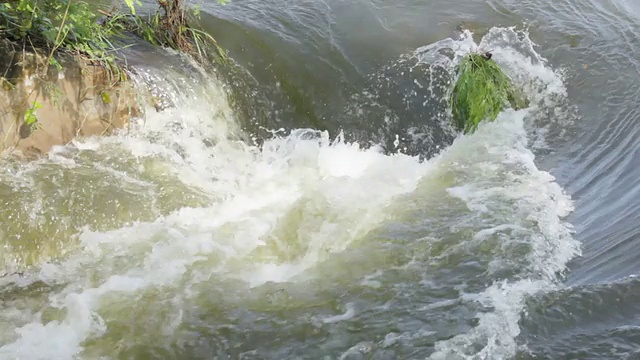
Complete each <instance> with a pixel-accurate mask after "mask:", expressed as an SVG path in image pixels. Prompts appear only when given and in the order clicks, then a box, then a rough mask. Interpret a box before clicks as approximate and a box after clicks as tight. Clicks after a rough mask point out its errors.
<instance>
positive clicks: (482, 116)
mask: <svg viewBox="0 0 640 360" xmlns="http://www.w3.org/2000/svg"><path fill="white" fill-rule="evenodd" d="M520 105H521V102H519V101H518V100H517V96H516V91H515V89H514V87H513V84H512V82H511V79H510V78H509V76H507V75H506V74H505V73H504V72H503V71H502V69H500V67H499V66H498V64H496V62H495V61H493V60H491V54H490V53H484V54H478V53H471V54H468V55H466V56H465V57H464V58H463V59H462V61H460V64H459V65H458V68H457V81H456V84H455V86H454V88H453V91H452V93H451V112H452V115H453V122H454V125H455V126H456V127H457V128H458V129H459V130H461V131H464V133H473V132H474V131H475V130H476V129H477V128H478V125H479V124H480V122H481V121H485V120H486V121H493V120H495V119H496V117H497V116H498V114H499V113H500V111H502V110H504V109H505V108H508V107H512V108H514V109H518V108H519V107H520Z"/></svg>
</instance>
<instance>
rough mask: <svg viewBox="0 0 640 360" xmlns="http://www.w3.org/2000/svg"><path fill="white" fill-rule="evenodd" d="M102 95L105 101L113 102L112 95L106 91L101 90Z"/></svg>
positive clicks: (106, 102)
mask: <svg viewBox="0 0 640 360" xmlns="http://www.w3.org/2000/svg"><path fill="white" fill-rule="evenodd" d="M100 96H101V97H102V101H104V103H105V104H111V97H110V96H109V94H108V93H107V92H106V91H103V92H101V93H100Z"/></svg>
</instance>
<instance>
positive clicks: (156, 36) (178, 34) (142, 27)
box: [122, 0, 228, 61]
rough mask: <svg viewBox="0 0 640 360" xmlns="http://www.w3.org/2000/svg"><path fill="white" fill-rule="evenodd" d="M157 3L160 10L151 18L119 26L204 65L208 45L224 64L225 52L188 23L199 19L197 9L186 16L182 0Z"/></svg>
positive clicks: (221, 0) (134, 19)
mask: <svg viewBox="0 0 640 360" xmlns="http://www.w3.org/2000/svg"><path fill="white" fill-rule="evenodd" d="M156 1H157V3H158V7H159V8H158V11H156V12H155V13H154V14H149V16H148V17H146V18H144V17H142V16H132V17H128V18H126V21H124V22H122V23H123V24H125V26H126V27H127V29H128V30H129V31H131V32H133V33H135V34H137V35H138V36H140V37H142V38H143V39H145V40H147V41H148V42H149V43H151V44H154V45H160V46H164V47H169V48H172V49H175V50H179V51H182V52H184V53H187V54H190V55H193V56H196V55H197V56H198V59H199V60H200V61H205V59H206V54H207V48H209V46H206V45H210V46H211V47H213V48H214V49H215V50H216V54H217V55H218V58H219V59H220V60H222V61H225V60H226V52H225V51H224V50H223V49H222V48H221V47H220V46H219V45H218V43H217V42H216V40H215V39H214V38H213V37H212V36H211V35H209V34H207V33H206V32H204V31H201V30H199V29H197V28H195V27H194V26H192V24H191V21H190V20H194V18H195V19H197V18H198V17H199V13H200V10H199V8H198V7H196V8H194V9H193V11H192V13H191V14H189V13H188V12H187V8H186V6H185V3H184V0H156ZM227 2H228V1H227V0H218V3H220V4H226V3H227Z"/></svg>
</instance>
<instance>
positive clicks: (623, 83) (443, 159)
mask: <svg viewBox="0 0 640 360" xmlns="http://www.w3.org/2000/svg"><path fill="white" fill-rule="evenodd" d="M203 9H204V13H203V19H202V20H203V26H204V27H205V28H206V29H208V31H210V32H211V33H212V34H213V35H214V36H215V37H216V38H217V39H218V40H219V42H220V43H221V44H222V45H223V46H224V47H226V48H228V49H229V50H230V56H231V57H232V58H233V59H234V62H235V63H236V65H237V66H238V68H237V70H236V71H231V72H228V71H225V70H220V69H219V70H217V71H214V70H212V69H208V70H204V69H201V68H200V67H198V66H197V65H195V64H192V63H191V62H190V61H188V60H186V59H183V58H181V57H180V56H178V55H175V54H171V53H169V52H164V51H154V52H150V51H149V50H144V51H140V52H139V53H135V54H134V52H135V51H132V54H134V55H133V56H134V57H133V58H132V59H131V64H133V71H134V74H133V77H134V79H135V80H136V81H137V82H138V85H139V89H140V91H141V92H150V93H152V94H153V95H154V96H157V97H158V98H160V99H162V100H163V102H164V105H165V106H164V110H163V111H159V112H158V111H156V110H155V109H148V110H147V111H146V114H145V116H144V117H143V118H139V119H133V120H132V125H131V127H130V128H128V129H124V130H123V131H122V132H121V133H119V134H117V135H114V136H110V137H103V138H90V139H80V140H78V141H75V142H73V143H71V144H69V145H67V146H61V147H57V148H54V149H53V150H52V151H51V152H50V153H49V154H48V155H47V156H46V157H44V158H42V159H39V160H37V161H34V162H30V163H24V162H21V161H20V160H18V159H3V160H1V161H2V168H1V170H0V204H1V207H0V219H1V221H2V225H3V226H2V228H0V244H2V246H3V247H2V250H1V252H0V359H111V358H114V359H454V360H455V359H634V358H638V357H640V352H639V349H640V305H638V304H640V282H638V280H637V279H636V278H635V276H636V274H637V273H638V271H640V266H639V265H638V264H639V263H638V262H637V258H638V255H640V250H637V249H638V248H639V247H638V246H637V245H638V243H639V242H640V228H638V223H639V222H638V220H639V218H640V205H638V203H637V202H638V200H637V199H638V198H637V197H636V196H638V194H639V190H640V187H639V185H638V181H637V179H638V178H639V175H640V174H638V171H640V170H638V169H640V167H639V166H638V161H637V154H638V151H639V150H640V147H639V146H638V145H637V144H636V141H635V140H636V139H637V138H638V136H637V135H638V131H639V130H640V129H639V127H638V125H637V120H638V117H639V116H638V114H637V112H636V109H635V108H636V106H635V104H634V100H635V99H636V98H637V95H638V93H639V90H638V89H639V88H638V84H639V83H640V71H639V70H640V63H639V62H638V61H637V60H636V59H637V58H638V57H639V56H640V48H639V46H640V40H638V36H637V34H638V32H639V30H640V29H639V27H640V26H638V24H640V8H639V7H638V5H637V4H636V2H634V1H632V0H588V1H581V2H576V1H573V0H517V1H516V0H489V1H471V0H461V1H455V2H454V1H440V0H438V1H417V0H398V1H396V2H393V3H387V2H383V1H378V0H348V1H347V0H294V1H284V0H243V1H241V0H233V2H232V3H230V4H229V5H226V6H218V5H212V4H205V6H204V8H203ZM461 25H462V26H461ZM464 27H468V28H471V29H472V30H473V34H471V33H470V32H468V31H462V30H461V29H463V28H464ZM478 48H480V49H488V50H492V51H493V53H494V57H493V58H494V59H495V60H496V61H497V62H498V63H499V64H500V65H501V67H502V68H503V69H504V70H505V71H506V72H507V73H508V74H509V75H510V76H511V77H512V78H513V79H514V82H515V83H516V84H517V86H518V87H519V88H520V89H522V91H523V93H524V94H525V95H526V96H527V97H528V98H529V100H530V106H529V107H528V108H526V109H522V110H519V111H513V110H508V111H504V112H503V113H502V114H500V116H499V117H498V119H497V120H496V121H495V122H492V123H487V124H484V125H482V126H481V127H480V128H479V130H478V131H477V132H476V133H475V134H473V135H469V136H462V135H459V134H457V133H456V132H454V131H453V130H452V129H451V127H450V126H449V118H448V115H447V102H446V92H447V89H448V88H449V86H450V81H451V76H452V74H451V70H452V67H453V66H454V64H455V61H456V60H457V58H458V57H459V56H461V55H463V54H464V53H467V52H469V51H473V50H476V49H478ZM230 98H231V99H233V101H232V102H230V101H229V99H230Z"/></svg>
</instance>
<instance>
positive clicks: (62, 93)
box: [0, 39, 139, 156]
mask: <svg viewBox="0 0 640 360" xmlns="http://www.w3.org/2000/svg"><path fill="white" fill-rule="evenodd" d="M49 55H50V54H49V53H48V52H45V51H39V50H34V49H29V48H27V49H24V48H23V47H22V46H18V45H17V44H15V43H13V42H11V41H8V40H4V39H0V76H2V77H1V78H0V82H1V83H2V88H1V89H0V108H2V109H3V111H2V112H1V113H0V152H2V153H7V152H15V151H18V152H22V153H23V154H27V155H30V156H33V155H39V154H44V153H46V152H48V151H49V149H50V148H51V147H52V146H55V145H63V144H66V143H68V142H70V141H71V140H73V139H74V138H75V137H78V136H92V135H104V134H109V133H111V132H112V131H113V130H115V129H118V128H122V127H123V126H125V125H126V124H127V122H128V120H129V118H131V116H133V115H135V114H136V113H138V109H139V106H138V102H137V98H136V92H135V89H134V87H133V84H132V83H131V82H130V81H128V80H127V79H126V77H125V76H124V74H123V73H119V72H118V71H113V70H112V69H111V68H109V67H105V66H104V64H93V63H92V62H91V61H88V60H87V59H85V58H82V57H80V56H76V55H73V54H69V53H62V52H60V53H56V55H55V58H54V60H51V59H50V58H49Z"/></svg>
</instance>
